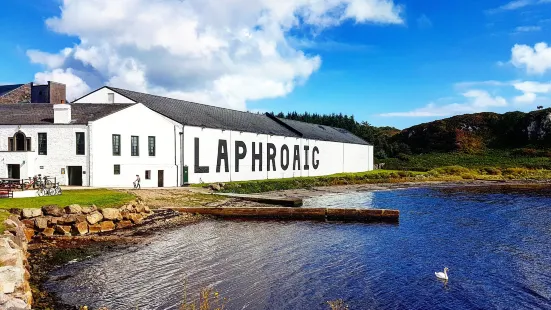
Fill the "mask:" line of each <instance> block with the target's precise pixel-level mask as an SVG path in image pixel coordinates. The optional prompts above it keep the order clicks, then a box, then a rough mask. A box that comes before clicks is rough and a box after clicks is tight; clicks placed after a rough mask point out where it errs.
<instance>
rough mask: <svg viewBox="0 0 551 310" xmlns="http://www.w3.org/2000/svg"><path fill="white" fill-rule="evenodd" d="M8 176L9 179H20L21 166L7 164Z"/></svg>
mask: <svg viewBox="0 0 551 310" xmlns="http://www.w3.org/2000/svg"><path fill="white" fill-rule="evenodd" d="M8 178H10V179H21V166H19V165H8Z"/></svg>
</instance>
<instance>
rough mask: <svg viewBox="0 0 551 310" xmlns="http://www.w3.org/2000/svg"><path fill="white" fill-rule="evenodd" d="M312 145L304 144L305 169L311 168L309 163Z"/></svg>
mask: <svg viewBox="0 0 551 310" xmlns="http://www.w3.org/2000/svg"><path fill="white" fill-rule="evenodd" d="M309 149H310V147H309V146H308V145H305V146H304V170H310V166H309V165H308V150H309Z"/></svg>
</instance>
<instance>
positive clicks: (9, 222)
mask: <svg viewBox="0 0 551 310" xmlns="http://www.w3.org/2000/svg"><path fill="white" fill-rule="evenodd" d="M4 227H5V229H6V230H7V231H10V230H12V229H16V228H17V223H16V222H14V221H13V220H11V219H7V220H5V221H4Z"/></svg>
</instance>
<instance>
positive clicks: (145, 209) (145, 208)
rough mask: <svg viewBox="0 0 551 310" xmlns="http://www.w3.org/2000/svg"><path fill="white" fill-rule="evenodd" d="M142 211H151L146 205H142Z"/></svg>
mask: <svg viewBox="0 0 551 310" xmlns="http://www.w3.org/2000/svg"><path fill="white" fill-rule="evenodd" d="M143 212H146V213H151V209H150V208H149V207H148V206H143Z"/></svg>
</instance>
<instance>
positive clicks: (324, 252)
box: [47, 188, 551, 309]
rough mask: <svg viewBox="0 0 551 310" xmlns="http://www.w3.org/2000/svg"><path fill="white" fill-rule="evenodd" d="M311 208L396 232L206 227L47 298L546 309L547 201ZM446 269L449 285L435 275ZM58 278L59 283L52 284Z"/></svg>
mask: <svg viewBox="0 0 551 310" xmlns="http://www.w3.org/2000/svg"><path fill="white" fill-rule="evenodd" d="M306 204H307V205H310V206H311V205H312V204H314V205H317V206H320V207H325V206H329V207H355V208H357V207H366V208H396V209H399V210H400V211H401V217H400V224H398V225H392V224H349V223H348V224H347V223H317V222H255V221H205V222H201V223H197V224H194V225H190V226H186V227H182V228H180V229H178V230H174V231H168V232H166V233H164V234H163V235H162V236H160V237H159V238H157V239H156V240H155V241H153V242H152V243H150V244H148V245H143V246H140V247H137V248H135V249H133V250H120V251H115V252H112V253H107V254H106V255H103V256H101V257H97V258H93V259H91V260H88V261H84V262H80V263H75V264H71V265H67V266H65V267H63V268H61V269H59V270H57V271H55V272H54V274H53V276H64V275H72V277H71V278H68V279H65V280H61V281H51V282H49V283H48V284H47V287H48V288H49V289H50V290H52V291H55V292H56V293H58V296H60V297H61V298H62V300H63V301H65V302H67V303H69V304H75V305H78V304H87V305H89V306H95V307H97V306H100V305H101V306H107V307H109V309H136V307H138V308H139V309H177V308H178V305H179V304H180V302H181V301H182V296H183V292H184V279H187V282H188V283H189V284H188V288H187V291H188V292H190V293H197V292H198V290H199V288H200V287H203V286H214V287H215V288H216V290H218V291H219V292H220V294H221V295H222V296H226V297H228V298H229V302H228V304H227V306H226V308H227V309H328V307H327V304H326V303H325V302H326V301H328V300H334V299H338V298H342V299H344V300H345V301H346V303H347V304H348V305H349V306H350V309H521V308H524V309H533V308H543V309H551V301H550V298H551V212H550V211H551V192H550V191H549V190H544V189H542V188H540V189H538V190H517V189H504V188H501V189H495V188H493V189H490V188H483V189H472V188H471V189H467V188H463V189H427V188H423V189H406V190H392V191H378V192H364V193H352V194H341V195H332V196H325V197H319V198H315V199H313V200H311V201H309V202H307V203H306ZM444 266H447V267H449V268H450V272H449V274H450V280H449V281H448V283H447V284H444V283H442V282H440V281H438V280H437V279H436V278H435V276H434V271H439V270H441V269H443V268H444ZM61 278H64V277H61Z"/></svg>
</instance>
